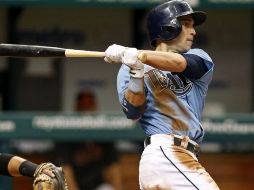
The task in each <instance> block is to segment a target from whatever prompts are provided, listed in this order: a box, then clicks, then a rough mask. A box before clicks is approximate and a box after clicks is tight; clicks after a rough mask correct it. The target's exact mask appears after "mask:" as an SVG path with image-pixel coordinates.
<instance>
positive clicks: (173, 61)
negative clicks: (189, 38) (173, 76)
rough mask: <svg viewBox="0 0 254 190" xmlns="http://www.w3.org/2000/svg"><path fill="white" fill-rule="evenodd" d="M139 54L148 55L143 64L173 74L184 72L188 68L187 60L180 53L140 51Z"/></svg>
mask: <svg viewBox="0 0 254 190" xmlns="http://www.w3.org/2000/svg"><path fill="white" fill-rule="evenodd" d="M139 52H140V53H145V54H146V58H145V61H143V63H145V64H147V65H150V66H152V67H154V68H157V69H160V70H164V71H171V72H182V71H184V69H185V68H186V64H187V63H186V60H185V58H184V57H183V56H182V55H181V54H179V53H174V52H162V51H149V50H140V51H139Z"/></svg>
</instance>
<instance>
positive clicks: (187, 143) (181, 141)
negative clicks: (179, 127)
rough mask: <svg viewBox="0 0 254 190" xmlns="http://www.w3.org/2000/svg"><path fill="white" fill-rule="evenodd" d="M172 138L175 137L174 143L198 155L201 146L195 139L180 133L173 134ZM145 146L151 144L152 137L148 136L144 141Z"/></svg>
mask: <svg viewBox="0 0 254 190" xmlns="http://www.w3.org/2000/svg"><path fill="white" fill-rule="evenodd" d="M171 136H172V138H173V139H174V141H173V142H174V145H175V146H179V147H182V148H185V149H186V150H188V151H190V152H192V153H194V154H195V155H196V156H198V153H199V151H200V146H199V145H198V144H197V143H195V142H194V141H192V140H190V139H189V137H187V136H184V137H183V136H179V135H173V134H171ZM144 144H145V146H148V145H149V144H151V137H146V138H145V141H144Z"/></svg>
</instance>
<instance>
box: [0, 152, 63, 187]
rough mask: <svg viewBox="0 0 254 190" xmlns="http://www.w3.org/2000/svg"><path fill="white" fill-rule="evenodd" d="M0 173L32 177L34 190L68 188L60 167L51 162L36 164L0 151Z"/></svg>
mask: <svg viewBox="0 0 254 190" xmlns="http://www.w3.org/2000/svg"><path fill="white" fill-rule="evenodd" d="M0 175H5V176H12V177H19V176H26V177H32V178H34V182H33V187H34V189H35V190H39V189H40V190H68V187H67V184H66V182H65V177H64V175H63V172H62V170H61V168H60V167H56V166H55V165H53V164H52V163H42V164H39V165H37V164H35V163H33V162H31V161H28V160H26V159H24V158H21V157H19V156H16V155H12V154H6V153H0Z"/></svg>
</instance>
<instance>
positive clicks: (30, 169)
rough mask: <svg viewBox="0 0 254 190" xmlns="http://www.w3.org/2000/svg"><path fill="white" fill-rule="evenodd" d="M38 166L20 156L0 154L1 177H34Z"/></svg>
mask: <svg viewBox="0 0 254 190" xmlns="http://www.w3.org/2000/svg"><path fill="white" fill-rule="evenodd" d="M37 166H38V165H37V164H34V163H32V162H30V161H27V160H26V159H23V158H21V157H18V156H14V155H11V154H0V175H6V176H13V177H16V176H27V177H33V174H34V172H35V170H36V168H37Z"/></svg>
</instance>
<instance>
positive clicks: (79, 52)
mask: <svg viewBox="0 0 254 190" xmlns="http://www.w3.org/2000/svg"><path fill="white" fill-rule="evenodd" d="M65 56H66V57H105V52H100V51H84V50H73V49H66V50H65Z"/></svg>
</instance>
